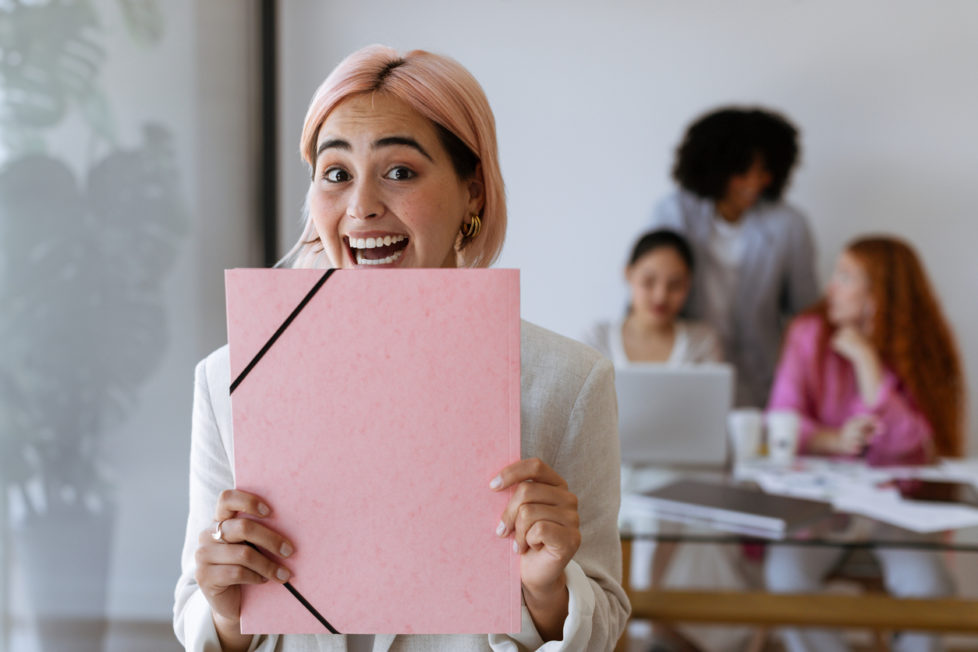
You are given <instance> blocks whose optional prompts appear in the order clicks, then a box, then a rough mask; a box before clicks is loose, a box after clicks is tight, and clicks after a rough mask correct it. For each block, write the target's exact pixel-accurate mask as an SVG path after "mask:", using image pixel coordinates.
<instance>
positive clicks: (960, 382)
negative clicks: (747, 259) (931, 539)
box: [765, 237, 964, 652]
mask: <svg viewBox="0 0 978 652" xmlns="http://www.w3.org/2000/svg"><path fill="white" fill-rule="evenodd" d="M768 407H769V408H770V409H772V410H792V411H794V412H796V413H797V414H798V415H799V416H800V417H801V433H800V437H799V441H798V452H799V453H801V454H804V455H823V456H829V457H838V458H861V459H864V460H866V462H868V463H869V464H872V465H894V464H895V465H909V464H925V463H930V462H934V461H936V459H937V457H946V456H950V457H956V456H959V455H961V454H962V452H963V451H962V448H963V435H964V433H963V421H964V379H963V376H962V372H961V363H960V361H959V359H958V354H957V347H956V346H955V343H954V338H953V336H952V335H951V330H950V328H949V327H948V325H947V321H946V320H945V318H944V316H943V314H942V312H941V309H940V305H939V303H938V301H937V298H936V296H935V294H934V292H933V290H932V289H931V286H930V283H928V281H927V276H926V274H925V272H924V268H923V266H922V265H921V264H920V261H919V259H918V258H917V256H916V254H915V253H914V251H913V249H912V248H911V247H910V246H909V245H907V244H906V243H904V242H902V241H900V240H897V239H895V238H890V237H872V238H862V239H859V240H856V241H855V242H852V243H851V244H849V246H848V247H846V249H845V251H844V252H843V253H842V255H840V256H839V259H838V261H837V262H836V266H835V272H834V273H833V275H832V280H831V282H830V283H829V287H828V292H827V294H826V297H825V299H824V300H822V301H821V302H819V303H818V304H817V305H815V306H814V307H813V308H812V309H811V310H809V311H808V312H806V313H805V314H804V315H802V316H800V317H798V318H797V319H795V320H794V322H792V324H791V327H790V329H789V330H788V335H787V338H786V340H785V347H784V353H783V355H782V357H781V362H780V363H779V365H778V373H777V379H776V380H775V382H774V389H773V390H772V392H771V401H770V404H769V406H768ZM875 527H877V528H878V530H879V532H878V533H877V534H878V536H880V538H883V539H886V538H892V536H893V535H887V531H888V530H890V529H892V528H891V526H883V525H877V526H875ZM908 536H909V535H908V533H905V532H901V533H900V535H899V537H900V538H907V537H908ZM921 536H926V535H921ZM842 553H843V551H842V550H841V549H839V548H831V547H825V548H816V547H797V548H796V547H792V546H772V547H771V548H770V549H769V550H768V554H767V559H766V561H765V575H766V578H767V584H768V588H769V589H770V590H771V591H776V592H784V593H806V592H811V591H814V590H817V588H818V586H819V585H820V584H821V582H822V578H823V577H824V576H825V574H826V573H827V572H828V571H829V570H830V569H831V568H832V567H833V566H834V565H835V564H836V562H837V561H838V559H839V557H840V556H841V555H842ZM874 554H875V555H876V557H877V558H878V559H879V561H880V565H881V566H882V568H883V574H884V577H885V580H886V586H887V588H888V589H889V590H890V591H891V592H892V593H894V594H896V595H898V596H900V597H940V596H944V595H947V594H949V593H950V592H951V590H952V582H951V578H950V577H949V575H948V572H947V569H946V568H945V567H944V565H943V563H942V562H941V559H940V558H939V557H938V556H937V555H936V554H935V553H932V552H927V551H923V550H912V549H898V548H885V547H883V548H878V549H876V550H875V551H874ZM785 642H786V644H787V648H788V649H789V650H791V652H804V651H807V650H813V651H814V650H818V651H819V652H821V651H823V650H828V651H831V650H846V649H848V648H847V647H846V645H845V642H844V640H843V639H842V636H841V635H839V634H838V633H836V632H832V631H826V630H788V631H787V632H785ZM894 649H895V650H939V649H941V648H940V642H939V639H938V638H937V637H934V636H929V635H924V634H910V633H908V634H903V635H900V636H899V637H898V639H897V644H896V645H895V647H894Z"/></svg>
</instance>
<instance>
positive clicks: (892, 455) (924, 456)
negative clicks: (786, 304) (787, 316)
mask: <svg viewBox="0 0 978 652" xmlns="http://www.w3.org/2000/svg"><path fill="white" fill-rule="evenodd" d="M823 328H825V326H824V325H823V323H822V320H821V319H820V318H819V317H817V316H814V315H805V316H802V317H798V318H797V319H795V320H794V321H793V322H792V323H791V327H790V328H789V330H788V334H787V337H786V341H785V345H784V350H783V351H782V353H781V360H780V362H779V363H778V370H777V374H776V376H775V380H774V386H773V388H772V390H771V398H770V401H769V402H768V410H793V411H795V412H797V413H798V414H799V415H800V416H801V418H802V426H801V435H800V439H799V444H798V452H799V453H800V454H811V451H810V450H809V446H810V443H811V440H812V437H813V436H814V435H815V432H816V431H817V430H818V429H819V428H840V427H841V426H842V425H843V424H844V423H845V422H846V421H847V420H848V419H849V418H851V417H854V416H856V415H860V414H874V415H876V416H877V417H878V418H879V420H880V423H881V424H882V428H881V431H880V432H879V433H878V434H877V435H876V436H875V437H874V438H873V439H872V440H871V442H870V444H869V446H868V447H867V448H866V450H865V451H864V456H865V459H866V461H867V462H868V463H869V464H872V465H876V466H883V465H894V464H924V463H926V462H927V461H928V460H929V458H930V453H929V451H930V450H931V445H930V441H931V438H932V434H933V433H932V431H931V427H930V424H929V423H928V422H927V419H926V418H925V417H924V415H923V414H922V413H921V412H920V410H918V409H917V407H916V405H915V404H914V402H913V399H912V398H911V397H910V395H909V394H908V393H907V391H906V389H905V388H904V387H903V384H902V383H901V382H900V380H899V379H898V378H897V377H896V375H895V374H894V373H893V372H892V371H891V370H889V369H886V370H885V372H884V377H883V384H882V387H880V391H879V394H878V395H877V396H876V399H875V400H874V401H873V402H872V403H870V404H868V405H867V404H866V403H864V402H863V400H862V398H861V397H860V395H859V386H858V384H857V381H856V372H855V369H854V368H853V366H852V364H851V363H850V362H849V361H848V360H846V359H845V358H843V357H842V356H841V355H839V354H838V353H836V352H835V351H833V350H832V349H831V348H830V347H826V348H827V350H826V351H825V353H824V354H823V355H822V356H821V358H822V359H821V360H819V359H818V357H819V356H818V351H817V348H818V338H819V335H820V333H821V332H822V329H823ZM819 371H822V373H823V378H822V379H821V382H819V378H818V375H819Z"/></svg>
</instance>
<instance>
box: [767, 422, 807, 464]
mask: <svg viewBox="0 0 978 652" xmlns="http://www.w3.org/2000/svg"><path fill="white" fill-rule="evenodd" d="M800 430H801V419H800V418H799V416H798V413H797V412H792V411H791V410H772V411H771V412H768V413H767V448H768V456H769V457H770V458H771V461H772V462H774V463H775V464H783V465H788V464H791V462H792V461H793V460H794V459H795V453H796V452H797V449H798V433H799V431H800Z"/></svg>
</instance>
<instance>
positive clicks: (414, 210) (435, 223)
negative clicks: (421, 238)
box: [398, 192, 454, 240]
mask: <svg viewBox="0 0 978 652" xmlns="http://www.w3.org/2000/svg"><path fill="white" fill-rule="evenodd" d="M451 213H452V207H451V206H450V205H448V204H447V203H445V202H444V196H443V194H442V193H441V192H433V193H425V194H417V195H414V196H412V197H410V198H405V199H404V200H403V201H402V202H401V204H400V210H399V211H398V217H399V218H400V219H401V221H403V222H404V223H405V224H406V225H408V228H410V229H411V230H412V231H414V232H415V235H421V234H422V233H423V234H425V235H426V236H427V238H426V239H428V240H431V239H433V238H439V236H440V235H441V236H444V237H451V236H452V234H453V233H454V230H453V229H452V224H453V222H452V220H453V219H454V218H453V216H452V215H451ZM442 231H444V233H441V232H442ZM439 239H440V238H439Z"/></svg>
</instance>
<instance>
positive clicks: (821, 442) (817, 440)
mask: <svg viewBox="0 0 978 652" xmlns="http://www.w3.org/2000/svg"><path fill="white" fill-rule="evenodd" d="M807 448H808V450H805V451H801V452H803V453H812V454H815V455H837V454H838V453H839V452H840V451H839V431H838V429H836V428H827V427H825V426H819V427H818V428H817V429H816V430H815V432H814V433H813V434H812V436H811V438H809V440H808V447H807Z"/></svg>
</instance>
